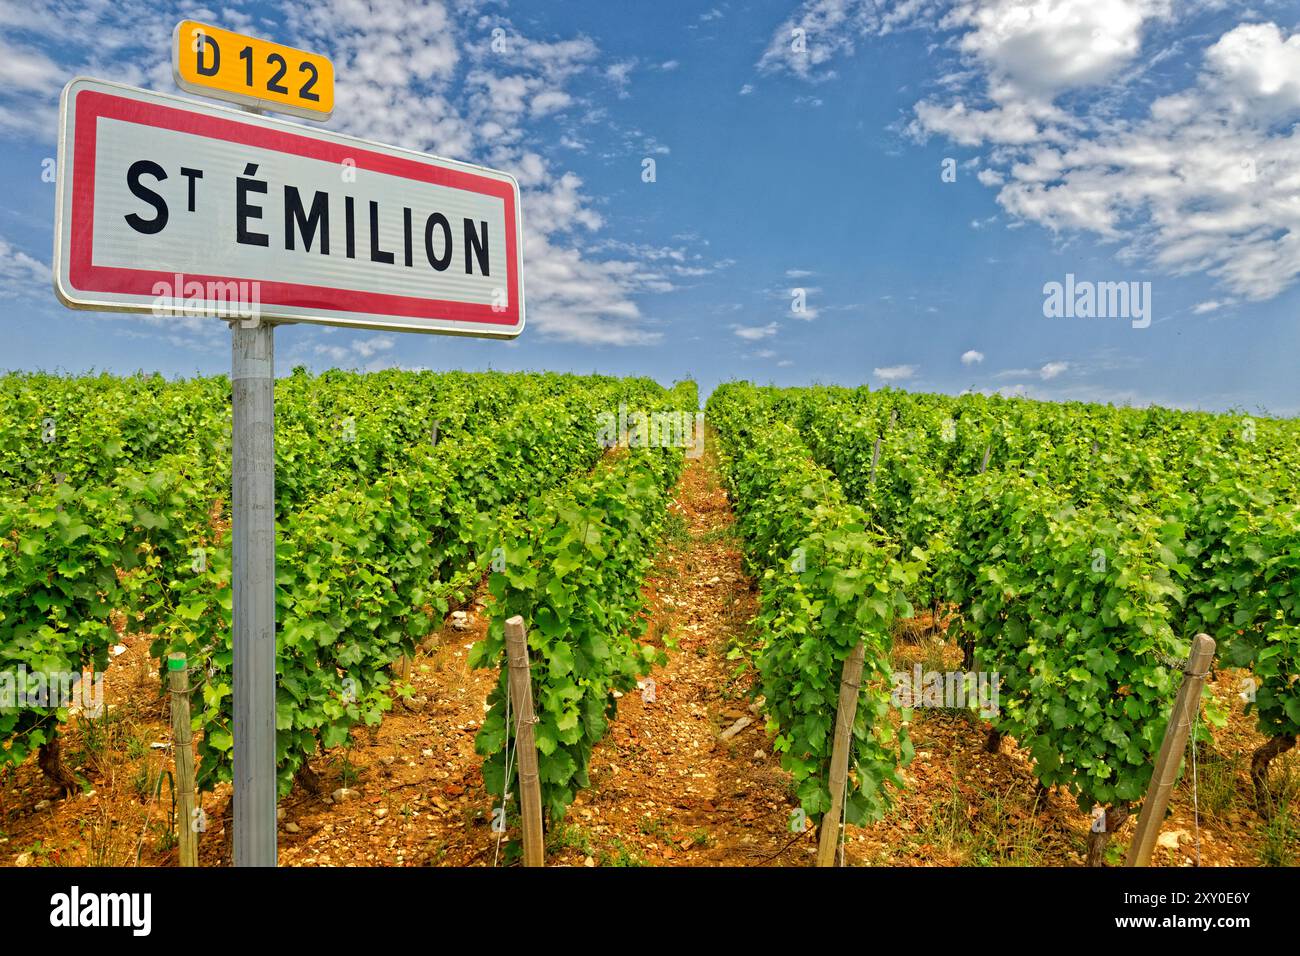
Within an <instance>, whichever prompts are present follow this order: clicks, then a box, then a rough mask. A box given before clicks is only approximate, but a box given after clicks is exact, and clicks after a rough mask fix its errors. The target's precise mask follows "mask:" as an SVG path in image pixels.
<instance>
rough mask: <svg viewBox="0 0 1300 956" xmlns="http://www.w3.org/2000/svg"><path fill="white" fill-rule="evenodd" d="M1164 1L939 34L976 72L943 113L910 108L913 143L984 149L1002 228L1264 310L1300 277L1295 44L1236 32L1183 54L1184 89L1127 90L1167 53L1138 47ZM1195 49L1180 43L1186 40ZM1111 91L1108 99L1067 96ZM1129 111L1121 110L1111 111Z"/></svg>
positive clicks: (1010, 1) (967, 18) (1267, 34)
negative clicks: (1197, 277)
mask: <svg viewBox="0 0 1300 956" xmlns="http://www.w3.org/2000/svg"><path fill="white" fill-rule="evenodd" d="M1189 9H1190V6H1189V5H1186V4H1182V5H1177V6H1175V5H1173V4H1171V3H1169V2H1167V0H1086V2H1083V0H1032V2H1019V0H989V2H987V3H982V4H975V3H972V2H961V3H958V4H957V5H956V6H955V7H954V8H953V10H952V11H951V12H950V14H949V16H948V17H947V18H945V20H944V21H943V23H944V26H945V28H946V29H955V30H958V31H959V35H958V39H957V47H958V49H959V50H960V51H961V53H962V54H964V56H965V58H966V60H967V61H968V62H970V63H972V64H974V65H976V66H977V67H978V69H976V70H974V71H973V72H972V74H971V77H970V78H968V79H966V80H965V81H964V83H965V86H964V88H962V87H961V86H960V85H959V88H958V89H957V90H956V91H955V93H954V94H951V98H950V99H948V100H942V99H927V100H923V101H921V102H920V103H918V104H916V107H915V116H914V119H913V121H912V123H911V124H910V125H909V126H908V127H907V129H908V132H910V133H911V134H912V135H913V136H915V137H917V138H918V139H924V138H925V137H927V136H929V135H940V136H944V137H947V138H949V139H951V140H952V141H954V142H955V143H958V144H960V145H966V146H986V147H991V149H990V151H989V152H988V153H987V155H986V156H985V157H984V159H985V165H984V167H983V168H981V170H980V172H979V173H978V175H977V178H978V179H979V181H980V182H981V183H982V184H983V185H985V186H988V187H991V188H994V189H996V190H997V201H998V204H999V205H1000V206H1001V207H1002V208H1003V210H1004V211H1005V212H1006V213H1007V214H1008V215H1009V220H1010V223H1009V224H1010V225H1011V226H1012V227H1015V226H1018V225H1021V224H1024V223H1027V222H1028V223H1036V224H1038V225H1041V226H1045V227H1047V228H1048V229H1050V230H1052V231H1053V232H1058V233H1065V232H1074V231H1081V232H1088V233H1092V234H1094V235H1096V236H1097V237H1099V238H1101V239H1102V240H1106V241H1110V242H1113V243H1115V244H1116V245H1117V247H1118V248H1117V255H1118V256H1119V257H1120V258H1121V259H1126V260H1145V261H1146V262H1148V263H1149V264H1151V265H1152V266H1154V267H1155V268H1156V269H1157V270H1159V271H1160V272H1162V273H1164V274H1172V275H1183V274H1188V273H1196V272H1204V273H1208V274H1209V275H1211V276H1213V277H1215V278H1217V279H1218V280H1219V281H1220V282H1221V284H1222V285H1223V286H1224V287H1225V288H1226V289H1227V290H1228V291H1229V292H1231V293H1232V294H1234V295H1237V296H1242V297H1245V298H1249V299H1256V300H1258V299H1267V298H1271V297H1273V296H1276V295H1277V294H1279V293H1280V292H1281V291H1282V290H1284V289H1285V288H1287V287H1288V286H1289V285H1291V284H1292V283H1293V282H1294V281H1295V280H1296V278H1297V277H1300V203H1297V202H1296V200H1295V196H1296V194H1297V191H1298V190H1300V126H1297V125H1295V124H1296V123H1297V121H1300V33H1292V34H1290V35H1287V34H1286V33H1285V32H1284V31H1283V30H1282V29H1281V28H1280V27H1279V26H1278V25H1276V24H1273V23H1243V24H1240V25H1238V26H1236V27H1233V28H1231V29H1228V30H1227V31H1226V32H1224V33H1223V34H1222V35H1221V36H1218V37H1217V38H1213V37H1211V38H1210V41H1207V45H1206V46H1205V48H1204V51H1203V55H1202V56H1199V57H1192V58H1191V61H1192V63H1193V65H1199V73H1198V74H1197V75H1196V76H1195V79H1194V80H1193V82H1191V84H1190V85H1186V86H1184V87H1183V88H1182V89H1178V90H1175V91H1173V92H1167V93H1165V94H1164V95H1160V96H1154V95H1153V94H1152V93H1150V92H1148V90H1149V89H1150V87H1149V86H1143V85H1141V84H1138V83H1135V82H1132V78H1133V77H1134V76H1137V75H1140V73H1141V71H1142V70H1143V68H1144V67H1145V65H1147V64H1149V63H1150V62H1151V61H1152V60H1153V59H1155V58H1157V57H1159V56H1162V55H1163V52H1152V51H1150V50H1144V49H1143V41H1144V38H1145V35H1146V34H1147V33H1148V32H1150V31H1152V30H1156V29H1159V28H1164V27H1167V26H1168V25H1169V23H1170V22H1172V21H1173V20H1174V19H1175V18H1176V17H1177V16H1179V15H1182V14H1184V13H1186V12H1187V11H1188V10H1189ZM1195 39H1196V38H1183V40H1182V41H1180V42H1183V43H1187V42H1189V41H1193V40H1195ZM1102 82H1106V83H1108V84H1109V85H1108V87H1107V96H1108V97H1109V100H1108V101H1106V102H1100V101H1098V100H1097V99H1096V98H1095V97H1088V96H1083V97H1078V96H1076V97H1074V98H1072V99H1070V100H1065V101H1064V102H1066V103H1068V104H1069V105H1068V106H1062V105H1061V103H1060V102H1058V99H1059V98H1060V94H1061V93H1062V92H1064V91H1066V90H1078V89H1082V88H1086V87H1089V86H1094V85H1095V84H1098V83H1102ZM1120 101H1122V102H1124V103H1127V104H1129V108H1127V109H1124V110H1117V109H1115V108H1113V107H1114V104H1115V102H1120Z"/></svg>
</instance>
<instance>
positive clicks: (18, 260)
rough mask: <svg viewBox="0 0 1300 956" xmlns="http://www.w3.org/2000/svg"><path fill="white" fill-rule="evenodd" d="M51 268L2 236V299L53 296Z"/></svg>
mask: <svg viewBox="0 0 1300 956" xmlns="http://www.w3.org/2000/svg"><path fill="white" fill-rule="evenodd" d="M53 281H54V280H53V278H52V273H51V272H50V267H49V266H48V265H46V264H45V263H43V262H41V261H39V260H37V259H33V258H32V257H31V256H29V255H28V254H27V253H25V252H23V251H22V250H21V249H16V248H14V247H13V246H12V245H10V244H9V243H8V242H6V241H5V239H4V237H3V236H0V299H17V298H37V297H40V298H45V297H47V296H52V295H53V293H52V292H51V291H50V289H51V288H52V285H53Z"/></svg>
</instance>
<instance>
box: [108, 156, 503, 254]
mask: <svg viewBox="0 0 1300 956" xmlns="http://www.w3.org/2000/svg"><path fill="white" fill-rule="evenodd" d="M174 173H175V174H176V175H179V176H180V177H182V178H183V179H184V180H185V200H184V210H185V211H186V212H191V213H192V212H198V211H199V206H200V205H201V204H202V203H203V202H205V201H209V202H213V201H216V200H215V198H213V197H206V196H204V194H203V188H202V186H203V179H204V176H205V173H204V170H203V169H201V168H195V167H190V166H181V167H179V168H178V169H175V170H174ZM171 175H172V173H169V172H168V171H167V169H166V167H164V166H163V165H162V164H161V163H158V162H156V161H154V160H152V159H137V160H136V161H135V162H133V163H131V165H130V166H129V167H128V168H127V172H126V185H127V188H128V189H129V190H130V191H131V194H132V195H133V196H135V197H136V198H137V199H139V200H140V201H141V203H142V204H143V205H142V208H141V209H140V210H138V211H133V212H130V213H126V214H125V215H124V216H123V219H125V220H126V223H127V225H128V226H130V227H131V228H132V229H134V230H135V231H136V232H138V233H140V234H141V235H146V236H153V235H158V234H159V233H162V232H163V231H164V230H165V229H166V228H167V224H168V223H169V222H171V220H172V215H173V211H172V209H171V207H170V206H169V205H168V201H167V197H166V196H165V195H164V194H163V193H161V192H160V191H159V190H158V189H157V188H156V187H157V185H158V184H160V183H162V182H164V181H166V180H167V179H168V178H169V177H170V176H171ZM233 195H234V208H233V210H232V211H231V215H230V217H229V219H230V220H231V221H232V222H233V225H234V235H233V238H234V241H235V242H236V243H239V244H240V245H245V246H262V247H270V246H272V245H273V244H275V245H278V246H279V247H280V248H282V249H284V251H286V252H301V253H303V254H312V253H315V254H317V255H322V256H331V255H333V256H341V257H345V258H348V259H355V258H357V256H358V255H359V254H360V255H362V256H365V257H367V258H368V259H369V260H370V261H371V262H377V263H384V264H387V265H392V266H400V267H403V268H408V269H412V268H431V269H433V270H435V271H437V272H445V271H447V269H449V268H451V267H452V265H453V261H455V264H456V266H457V267H458V268H459V267H463V270H464V273H465V275H474V274H475V270H476V269H477V272H478V274H479V275H483V276H491V275H492V262H491V256H490V253H489V242H488V239H489V226H488V223H487V220H484V219H479V220H475V219H472V218H469V217H464V216H462V217H459V221H458V222H457V223H455V224H453V223H452V221H451V220H450V219H449V218H448V217H447V215H446V214H444V213H442V212H440V211H438V210H433V211H428V210H423V209H421V210H415V209H412V208H411V207H410V206H403V207H402V208H401V209H396V208H394V209H381V208H380V204H379V202H378V201H376V200H373V199H371V200H362V201H361V202H362V203H364V208H363V209H359V208H358V207H359V205H360V204H359V203H358V200H357V197H355V196H352V195H348V194H346V193H341V192H340V193H335V194H333V195H331V194H330V193H329V192H326V191H325V190H322V189H305V188H300V187H299V186H297V185H294V184H292V183H270V182H267V181H266V180H265V179H261V178H259V177H258V164H257V163H247V164H245V166H244V170H243V174H242V175H240V176H237V177H235V181H234V186H233ZM390 219H391V221H392V223H394V224H396V227H397V228H399V229H400V235H401V242H400V244H399V246H398V247H394V248H391V249H385V248H384V242H385V240H384V239H383V238H382V236H383V233H384V230H383V229H381V223H384V224H388V223H389V220H390ZM390 231H391V230H390ZM359 238H360V240H361V241H360V242H359V241H358V239H359ZM458 246H459V248H460V249H462V250H463V256H459V257H458V256H457V255H456V251H457V248H458Z"/></svg>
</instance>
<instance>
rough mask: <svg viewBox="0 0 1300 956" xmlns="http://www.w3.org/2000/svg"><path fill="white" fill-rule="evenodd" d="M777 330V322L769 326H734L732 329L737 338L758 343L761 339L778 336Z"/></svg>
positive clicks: (770, 323)
mask: <svg viewBox="0 0 1300 956" xmlns="http://www.w3.org/2000/svg"><path fill="white" fill-rule="evenodd" d="M777 328H778V326H777V324H776V323H775V322H769V323H768V324H767V325H733V326H732V327H731V329H732V331H733V332H734V333H735V334H736V336H737V337H739V338H742V339H744V340H745V341H746V342H757V341H759V340H760V339H767V338H771V337H772V336H773V335H776V330H777Z"/></svg>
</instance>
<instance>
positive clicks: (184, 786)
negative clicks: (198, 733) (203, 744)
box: [167, 654, 199, 866]
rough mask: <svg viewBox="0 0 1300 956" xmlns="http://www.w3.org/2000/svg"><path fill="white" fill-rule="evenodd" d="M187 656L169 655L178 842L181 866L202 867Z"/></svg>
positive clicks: (168, 667) (168, 671)
mask: <svg viewBox="0 0 1300 956" xmlns="http://www.w3.org/2000/svg"><path fill="white" fill-rule="evenodd" d="M185 663H186V660H185V655H184V654H168V655H167V680H168V684H169V686H170V687H171V698H172V699H171V704H172V754H173V755H174V759H175V762H176V830H177V833H176V841H177V844H178V846H179V847H180V852H181V866H198V865H199V834H198V831H197V830H196V829H195V819H194V730H193V728H192V727H191V725H190V674H189V671H188V670H187V669H186V666H185Z"/></svg>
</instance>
